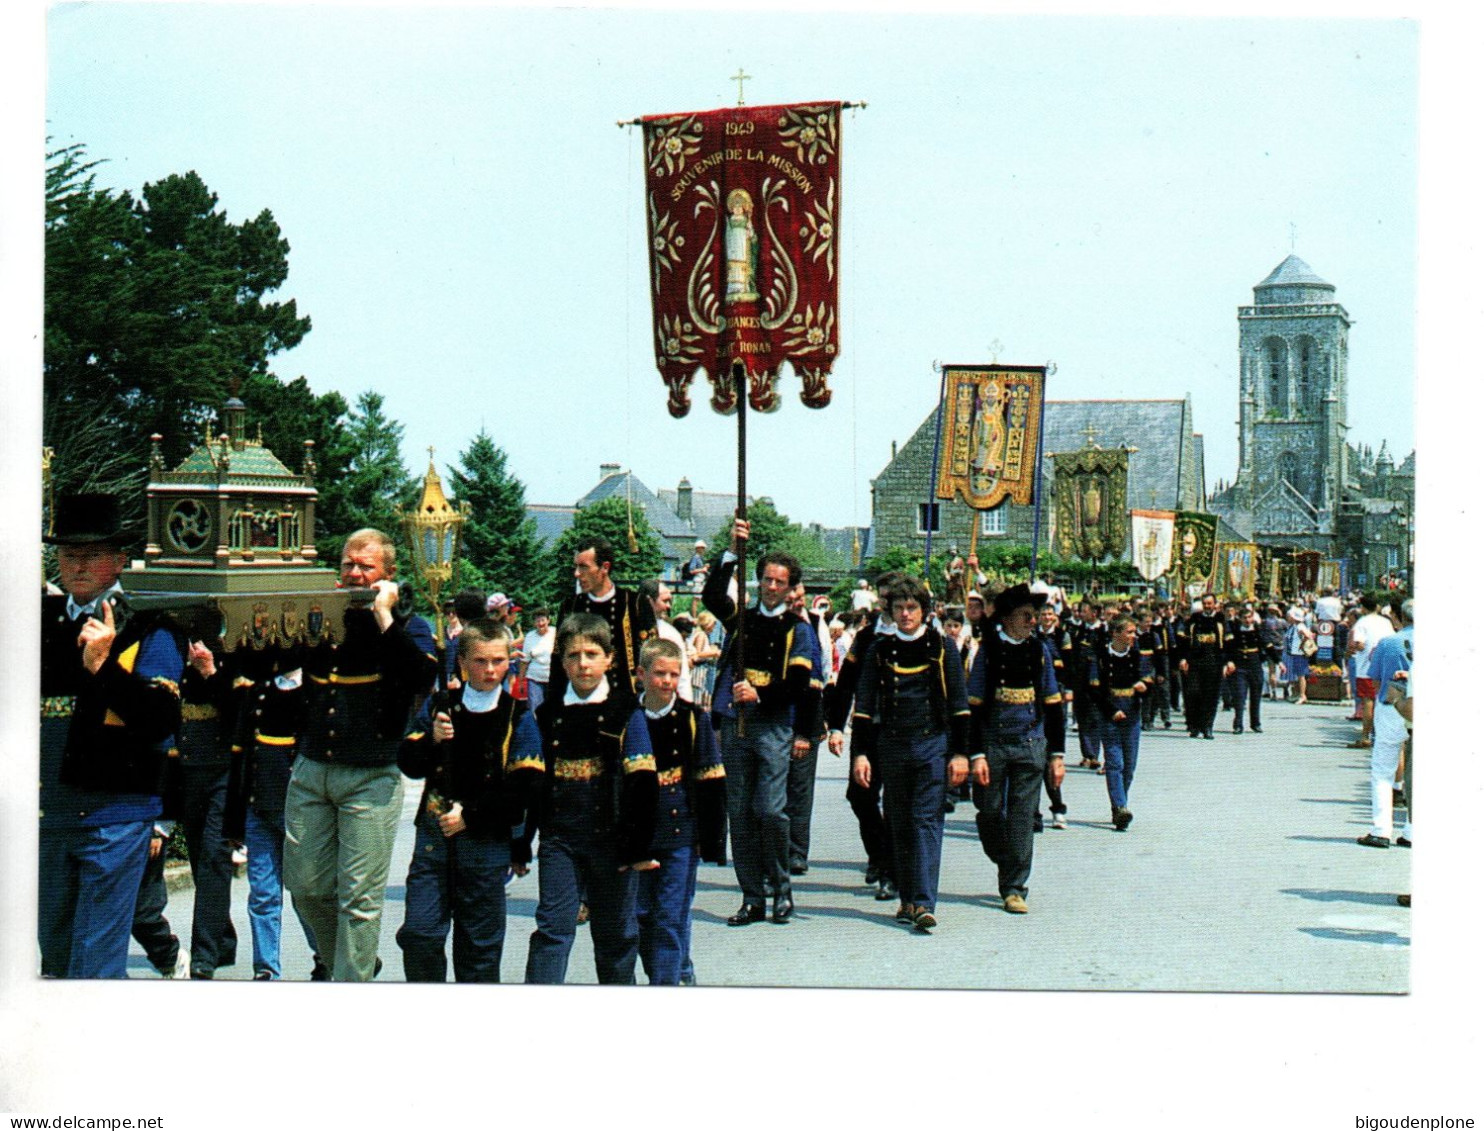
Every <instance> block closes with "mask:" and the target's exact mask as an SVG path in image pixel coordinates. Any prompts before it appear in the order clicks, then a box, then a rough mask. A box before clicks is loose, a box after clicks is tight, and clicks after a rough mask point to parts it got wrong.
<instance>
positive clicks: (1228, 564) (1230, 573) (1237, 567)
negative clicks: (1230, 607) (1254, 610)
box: [1219, 542, 1258, 601]
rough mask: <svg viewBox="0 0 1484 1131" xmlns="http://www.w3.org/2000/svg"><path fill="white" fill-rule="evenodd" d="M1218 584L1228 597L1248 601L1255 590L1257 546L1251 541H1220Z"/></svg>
mask: <svg viewBox="0 0 1484 1131" xmlns="http://www.w3.org/2000/svg"><path fill="white" fill-rule="evenodd" d="M1220 561H1221V577H1220V579H1219V580H1220V586H1221V588H1222V590H1223V591H1224V592H1225V593H1226V595H1227V596H1228V597H1235V598H1237V599H1238V600H1242V601H1250V600H1251V599H1252V598H1253V596H1254V595H1255V594H1256V591H1257V567H1258V561H1257V546H1256V544H1255V543H1252V542H1223V543H1221V553H1220Z"/></svg>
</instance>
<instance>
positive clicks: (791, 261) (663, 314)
mask: <svg viewBox="0 0 1484 1131" xmlns="http://www.w3.org/2000/svg"><path fill="white" fill-rule="evenodd" d="M644 156H645V162H646V166H647V171H646V175H645V196H646V201H647V206H648V213H649V269H650V288H651V295H652V297H653V300H654V337H655V362H656V364H657V365H658V366H659V370H660V376H661V377H663V378H664V381H665V385H666V387H667V388H668V389H669V391H670V397H669V405H668V407H669V410H670V415H672V416H677V417H679V416H684V415H685V414H686V413H688V412H689V411H690V385H691V382H692V381H694V380H695V375H696V370H697V369H701V370H704V371H705V373H706V376H707V378H708V379H709V380H710V381H711V386H712V389H711V407H712V408H714V409H715V410H716V411H717V412H723V413H730V412H734V411H736V408H737V390H736V382H735V381H733V379H732V365H733V362H736V361H740V362H742V363H743V366H744V367H745V369H746V372H747V375H748V384H749V389H750V395H749V397H748V403H749V404H750V405H751V407H752V408H753V409H755V410H756V411H758V412H771V411H772V410H774V409H776V408H777V407H778V390H777V381H778V373H779V369H780V368H781V366H782V364H783V362H784V360H785V359H786V360H788V361H789V362H790V363H791V364H792V365H793V368H794V372H796V373H797V374H798V375H799V376H800V377H801V378H803V381H804V389H803V393H802V396H803V400H804V403H805V404H806V405H809V406H810V407H811V408H823V407H824V406H825V405H827V404H829V403H830V390H829V386H828V383H827V381H828V377H829V373H830V367H831V366H832V365H833V364H834V361H835V358H836V357H837V356H838V354H839V348H840V336H839V279H840V252H839V238H840V219H839V216H840V103H838V102H819V103H810V104H808V105H793V106H737V107H732V108H730V109H726V110H709V111H705V112H702V113H695V114H668V115H664V116H654V117H648V118H645V119H644Z"/></svg>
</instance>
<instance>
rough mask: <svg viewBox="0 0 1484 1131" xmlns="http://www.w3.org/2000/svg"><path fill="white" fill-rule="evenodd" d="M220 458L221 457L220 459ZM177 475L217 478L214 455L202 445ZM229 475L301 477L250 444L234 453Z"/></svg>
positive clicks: (186, 460) (260, 446)
mask: <svg viewBox="0 0 1484 1131" xmlns="http://www.w3.org/2000/svg"><path fill="white" fill-rule="evenodd" d="M218 458H219V457H218ZM175 474H177V475H202V476H206V477H209V478H214V477H215V476H216V465H215V464H214V463H213V462H212V453H211V452H208V451H207V448H206V445H204V444H203V445H202V446H201V447H199V448H197V449H196V450H195V451H193V452H192V453H191V454H190V455H188V456H187V457H186V458H185V460H184V461H183V462H182V463H181V465H180V466H179V467H177V468H176V469H175ZM228 474H229V475H253V476H268V477H270V478H274V479H298V478H299V477H298V476H297V475H295V474H294V473H293V472H292V471H290V470H289V469H288V468H287V467H285V466H284V465H283V463H282V462H281V461H280V460H279V458H278V457H277V456H275V455H274V454H273V453H272V452H270V451H269V450H268V449H267V448H265V447H263V446H262V445H261V444H256V443H252V442H248V443H246V444H243V446H242V447H241V448H238V449H235V450H234V451H233V452H232V462H231V466H230V467H229V468H228Z"/></svg>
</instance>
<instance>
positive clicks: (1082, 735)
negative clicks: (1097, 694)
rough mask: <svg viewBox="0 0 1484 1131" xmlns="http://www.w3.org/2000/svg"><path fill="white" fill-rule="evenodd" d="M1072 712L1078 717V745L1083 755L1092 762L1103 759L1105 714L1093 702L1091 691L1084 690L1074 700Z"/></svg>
mask: <svg viewBox="0 0 1484 1131" xmlns="http://www.w3.org/2000/svg"><path fill="white" fill-rule="evenodd" d="M1072 714H1073V716H1074V717H1075V718H1076V719H1077V745H1078V746H1079V747H1080V748H1081V750H1082V757H1083V758H1086V759H1087V760H1088V761H1090V762H1101V761H1102V760H1103V725H1102V723H1103V715H1102V712H1101V711H1099V710H1098V705H1097V704H1096V703H1095V702H1093V697H1092V693H1091V692H1083V693H1081V694H1079V695H1077V696H1076V697H1075V698H1074V699H1073V700H1072Z"/></svg>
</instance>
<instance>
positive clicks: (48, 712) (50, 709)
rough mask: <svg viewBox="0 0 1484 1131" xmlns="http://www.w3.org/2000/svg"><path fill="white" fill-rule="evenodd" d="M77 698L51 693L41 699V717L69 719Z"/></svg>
mask: <svg viewBox="0 0 1484 1131" xmlns="http://www.w3.org/2000/svg"><path fill="white" fill-rule="evenodd" d="M76 703H77V698H76V697H75V696H72V695H53V696H50V697H49V698H46V699H43V700H42V701H41V717H42V718H43V719H70V718H71V717H72V708H73V707H74V706H75V705H76Z"/></svg>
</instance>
